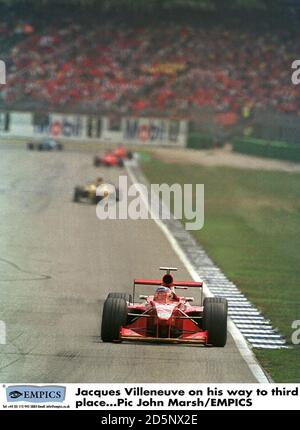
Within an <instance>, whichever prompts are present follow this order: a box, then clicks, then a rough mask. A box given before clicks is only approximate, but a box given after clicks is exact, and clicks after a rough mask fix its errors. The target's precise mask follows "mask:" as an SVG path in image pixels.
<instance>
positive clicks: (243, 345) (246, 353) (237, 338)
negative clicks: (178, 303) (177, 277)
mask: <svg viewBox="0 0 300 430" xmlns="http://www.w3.org/2000/svg"><path fill="white" fill-rule="evenodd" d="M125 167H126V170H127V173H128V176H129V178H130V180H131V182H132V183H133V184H137V183H138V181H137V179H136V177H135V175H134V173H133V172H132V171H131V169H130V167H129V166H128V165H127V164H125ZM139 193H140V195H141V197H142V199H143V202H144V204H145V206H146V208H147V209H148V212H149V213H150V215H151V219H153V221H154V222H155V223H156V224H157V226H158V227H159V228H160V229H161V231H162V232H163V233H164V235H165V236H166V238H167V240H168V241H169V243H170V245H171V247H172V249H173V250H174V251H175V253H176V254H177V256H178V257H179V259H180V260H181V261H182V263H183V264H184V266H185V268H186V269H187V271H188V272H189V273H190V275H191V277H192V278H193V280H194V281H197V282H199V281H201V278H200V276H199V275H198V273H197V272H196V271H195V269H194V267H193V265H192V264H191V262H190V261H189V259H188V258H187V256H186V254H185V253H184V251H183V250H182V248H181V246H180V245H179V244H178V242H177V240H176V239H175V238H174V236H173V235H172V233H171V232H170V230H169V229H168V227H167V226H166V225H165V224H164V223H163V222H162V221H161V220H160V219H157V218H155V216H154V214H153V213H152V211H151V208H150V206H149V202H148V199H147V197H146V196H145V195H144V193H143V192H142V189H141V188H139ZM203 293H204V295H205V296H206V297H213V294H212V293H211V292H210V290H209V288H208V287H207V285H206V284H205V283H204V284H203ZM228 331H229V333H230V334H231V336H232V338H233V340H234V342H235V344H236V346H237V348H238V350H239V352H240V354H241V356H242V357H243V359H244V360H245V362H246V363H247V365H248V367H249V369H250V370H251V372H252V374H253V375H254V377H255V378H256V379H257V381H258V382H260V383H264V384H265V383H269V382H270V381H269V379H268V378H267V376H266V374H265V373H264V371H263V369H262V368H261V366H260V365H259V363H258V362H257V360H256V358H255V356H254V354H253V352H252V351H251V349H250V348H249V345H248V343H247V341H246V339H245V338H244V336H243V335H242V333H241V332H240V330H239V329H238V328H237V326H236V325H235V324H234V322H233V321H232V320H231V319H230V318H229V321H228Z"/></svg>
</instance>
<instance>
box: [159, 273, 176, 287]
mask: <svg viewBox="0 0 300 430" xmlns="http://www.w3.org/2000/svg"><path fill="white" fill-rule="evenodd" d="M162 281H163V284H164V285H172V284H173V276H172V275H170V274H166V275H164V276H163V278H162Z"/></svg>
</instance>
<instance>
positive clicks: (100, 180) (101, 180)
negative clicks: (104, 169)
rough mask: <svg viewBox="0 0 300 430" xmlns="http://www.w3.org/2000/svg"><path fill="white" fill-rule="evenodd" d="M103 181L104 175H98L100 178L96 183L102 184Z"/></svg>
mask: <svg viewBox="0 0 300 430" xmlns="http://www.w3.org/2000/svg"><path fill="white" fill-rule="evenodd" d="M102 182H103V178H102V176H98V178H97V179H96V185H101V184H102Z"/></svg>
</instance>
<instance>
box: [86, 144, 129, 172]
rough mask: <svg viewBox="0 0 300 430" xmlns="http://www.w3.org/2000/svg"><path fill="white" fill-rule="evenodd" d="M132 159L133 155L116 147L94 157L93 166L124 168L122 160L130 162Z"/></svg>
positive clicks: (122, 148) (121, 147)
mask: <svg viewBox="0 0 300 430" xmlns="http://www.w3.org/2000/svg"><path fill="white" fill-rule="evenodd" d="M132 158H133V153H132V152H131V151H126V149H125V148H124V146H118V147H117V148H116V149H113V150H111V151H107V152H106V153H105V154H104V155H103V156H99V157H98V156H96V157H95V158H94V165H95V166H106V167H112V166H119V167H123V166H124V160H126V159H127V160H131V159H132Z"/></svg>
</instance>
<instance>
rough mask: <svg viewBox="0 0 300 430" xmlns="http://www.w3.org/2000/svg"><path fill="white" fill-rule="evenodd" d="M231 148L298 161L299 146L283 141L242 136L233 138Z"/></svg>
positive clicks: (299, 154)
mask: <svg viewBox="0 0 300 430" xmlns="http://www.w3.org/2000/svg"><path fill="white" fill-rule="evenodd" d="M233 150H234V151H236V152H240V153H242V154H248V155H255V156H258V157H266V158H274V159H277V160H287V161H293V162H300V147H299V146H296V145H290V144H287V143H285V142H276V141H269V140H263V139H255V138H249V137H247V138H246V137H242V138H237V139H234V140H233Z"/></svg>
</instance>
